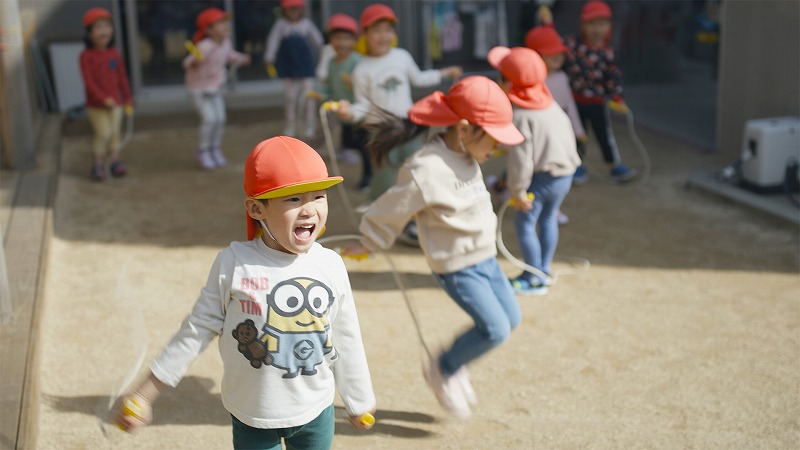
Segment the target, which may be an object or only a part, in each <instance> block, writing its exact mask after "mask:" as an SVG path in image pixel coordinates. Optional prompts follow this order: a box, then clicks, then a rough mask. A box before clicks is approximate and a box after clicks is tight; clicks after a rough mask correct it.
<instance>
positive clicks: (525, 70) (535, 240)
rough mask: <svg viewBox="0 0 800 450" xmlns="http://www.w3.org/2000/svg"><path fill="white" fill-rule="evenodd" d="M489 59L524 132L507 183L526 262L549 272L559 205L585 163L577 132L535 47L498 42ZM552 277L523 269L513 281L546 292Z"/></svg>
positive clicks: (514, 151)
mask: <svg viewBox="0 0 800 450" xmlns="http://www.w3.org/2000/svg"><path fill="white" fill-rule="evenodd" d="M488 59H489V63H490V64H491V65H492V66H493V67H495V68H496V69H498V70H499V71H500V74H501V75H502V76H501V78H502V81H501V83H500V84H501V86H503V88H504V89H505V90H506V92H508V97H509V99H510V100H511V103H513V104H514V125H516V127H517V128H519V130H520V131H521V132H522V134H523V136H525V141H524V142H522V143H521V144H519V145H516V146H514V147H511V148H510V149H509V152H508V188H509V191H510V192H511V197H512V199H513V200H514V203H513V205H514V207H515V208H517V209H518V210H519V211H518V212H517V214H516V215H515V216H514V225H515V228H516V231H517V238H518V240H519V244H520V248H521V249H522V255H523V258H524V260H525V263H526V264H528V265H529V266H532V267H534V268H536V269H539V270H540V271H541V272H542V273H543V274H548V275H549V273H550V264H551V263H552V261H553V256H554V255H555V252H556V246H557V245H558V221H557V213H558V209H559V207H560V206H561V203H562V202H563V201H564V198H566V196H567V194H568V193H569V190H570V187H571V186H572V175H573V174H574V173H575V169H576V168H577V167H578V166H579V165H580V163H581V159H580V157H579V156H578V152H577V150H576V147H575V134H574V133H573V131H572V125H571V124H570V121H569V117H567V114H566V113H565V112H564V110H563V109H561V105H559V104H558V103H556V102H555V101H554V100H553V96H552V95H551V94H550V89H548V87H547V85H546V84H545V78H546V77H547V68H546V67H545V63H544V61H543V60H542V58H541V57H540V56H539V55H538V54H537V53H536V52H535V51H533V50H531V49H529V48H525V47H514V48H507V47H495V48H493V49H492V50H491V51H490V52H489V58H488ZM528 192H532V193H533V195H534V199H533V201H532V202H531V200H529V199H528ZM549 280H550V278H549V277H542V274H533V273H530V272H523V273H522V275H520V276H518V277H516V278H514V279H513V280H511V284H512V286H514V289H515V290H516V291H517V292H519V293H523V294H534V295H542V294H545V293H547V283H548V281H549Z"/></svg>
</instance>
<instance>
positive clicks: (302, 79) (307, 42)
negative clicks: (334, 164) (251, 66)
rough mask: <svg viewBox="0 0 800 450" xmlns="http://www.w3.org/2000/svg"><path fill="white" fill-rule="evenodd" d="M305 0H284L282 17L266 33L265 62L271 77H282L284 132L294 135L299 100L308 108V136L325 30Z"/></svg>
mask: <svg viewBox="0 0 800 450" xmlns="http://www.w3.org/2000/svg"><path fill="white" fill-rule="evenodd" d="M305 14H306V4H305V1H304V0H281V16H282V17H281V18H280V19H278V20H277V21H275V24H274V25H272V29H271V30H270V32H269V35H268V36H267V42H266V49H265V50H264V64H265V65H266V68H267V74H268V75H269V76H270V78H274V77H276V76H277V77H279V78H280V79H281V80H283V95H284V98H283V112H284V119H285V121H286V124H285V127H284V129H283V134H285V135H286V136H295V134H296V130H295V128H296V123H297V115H298V113H297V104H298V102H299V103H300V105H301V106H302V107H304V109H305V127H306V130H305V138H306V139H312V138H313V137H314V133H315V131H316V126H317V125H316V124H317V119H316V117H317V107H316V101H315V100H314V98H313V96H310V95H309V94H310V93H311V92H312V91H313V89H314V70H315V68H316V58H317V55H318V54H319V53H320V49H321V48H322V45H323V44H324V41H323V39H322V33H320V32H319V30H318V29H317V27H316V25H314V22H312V21H311V20H310V19H309V18H307V17H306V16H305Z"/></svg>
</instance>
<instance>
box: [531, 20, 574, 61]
mask: <svg viewBox="0 0 800 450" xmlns="http://www.w3.org/2000/svg"><path fill="white" fill-rule="evenodd" d="M525 46H526V47H528V48H529V49H531V50H534V51H536V52H537V53H539V54H540V55H542V56H548V55H557V54H559V53H565V52H566V51H567V50H568V48H567V46H566V45H564V41H563V40H562V39H561V36H559V35H558V32H557V31H556V29H555V28H553V27H552V26H551V25H542V26H538V27H535V28H532V29H531V30H530V31H528V34H526V35H525Z"/></svg>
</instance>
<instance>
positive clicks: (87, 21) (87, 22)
mask: <svg viewBox="0 0 800 450" xmlns="http://www.w3.org/2000/svg"><path fill="white" fill-rule="evenodd" d="M100 19H106V20H111V13H110V12H108V10H107V9H105V8H91V9H89V10H88V11H86V12H85V13H84V14H83V26H84V27H90V26H91V25H92V24H93V23H95V22H96V21H98V20H100Z"/></svg>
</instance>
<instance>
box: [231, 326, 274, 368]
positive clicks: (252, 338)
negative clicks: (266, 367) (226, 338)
mask: <svg viewBox="0 0 800 450" xmlns="http://www.w3.org/2000/svg"><path fill="white" fill-rule="evenodd" d="M231 334H233V338H234V339H236V341H238V342H239V347H238V348H239V352H240V353H241V354H242V355H244V357H245V358H247V359H248V360H249V361H250V365H251V366H253V367H254V368H256V369H259V368H261V366H262V365H263V364H269V363H271V362H272V356H270V354H269V353H268V352H267V347H266V345H264V343H263V342H261V341H260V340H259V339H258V328H256V324H255V323H254V322H253V321H252V320H251V319H247V320H245V321H244V322H242V323H240V324H239V325H236V328H235V329H234V330H233V331H232V332H231Z"/></svg>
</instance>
